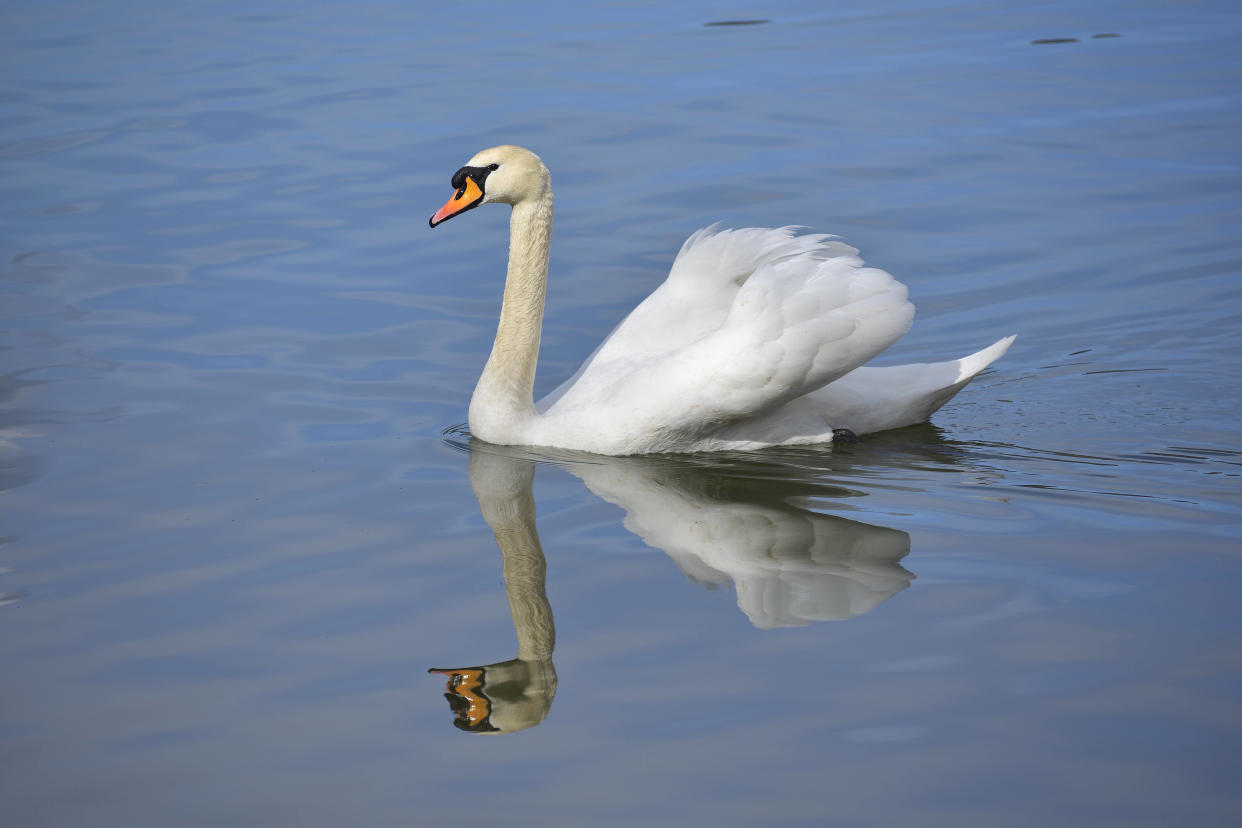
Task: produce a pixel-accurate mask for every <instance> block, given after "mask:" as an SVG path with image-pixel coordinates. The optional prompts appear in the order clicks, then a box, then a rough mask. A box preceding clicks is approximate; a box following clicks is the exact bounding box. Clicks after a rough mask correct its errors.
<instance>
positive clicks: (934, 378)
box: [430, 146, 1014, 454]
mask: <svg viewBox="0 0 1242 828" xmlns="http://www.w3.org/2000/svg"><path fill="white" fill-rule="evenodd" d="M452 184H453V187H454V188H456V193H455V194H454V195H453V197H452V198H450V199H449V200H448V202H447V203H446V204H445V205H444V206H443V207H441V208H440V209H439V210H438V211H436V213H435V214H434V215H433V216H432V217H431V221H430V224H431V226H432V227H435V226H436V225H437V224H440V223H441V222H443V221H446V220H448V219H449V218H451V217H453V216H456V215H459V214H460V213H464V212H465V211H467V210H469V209H471V208H473V207H477V206H478V205H480V204H487V203H488V202H494V201H495V202H501V203H504V204H509V205H511V206H512V208H513V211H512V215H511V216H510V220H509V270H508V276H507V278H506V280H505V292H504V301H503V304H502V305H501V309H500V322H499V325H498V327H497V331H496V340H495V343H494V344H493V346H492V353H491V356H490V357H488V360H487V365H486V367H485V368H484V369H483V375H482V376H481V377H480V378H479V383H478V385H477V386H475V389H474V395H473V397H472V398H471V400H470V416H469V421H470V431H471V432H472V433H473V434H474V435H475V436H476V437H479V438H481V439H483V440H486V441H488V442H491V443H499V444H506V445H532V446H550V447H556V448H569V449H580V450H583V451H591V452H596V453H600V454H648V453H655V452H690V451H716V450H723V449H755V448H761V447H764V446H773V445H793V444H810V443H827V442H831V440H832V438H833V431H834V430H837V429H848V430H850V431H853V432H854V433H856V434H862V433H866V432H871V431H880V430H883V429H887V428H898V427H900V426H905V425H911V424H913V423H916V422H921V421H923V420H926V419H927V418H928V417H929V416H930V415H931V413H932V412H933V411H935V410H936V409H938V408H939V407H940V406H942V405H944V403H945V402H947V401H948V400H949V399H950V398H951V397H952V396H953V395H954V394H956V393H957V392H958V391H960V390H961V389H962V388H963V387H965V385H966V384H967V383H968V382H970V380H971V379H972V378H973V377H974V376H975V375H977V374H978V373H979V372H980V371H982V370H983V369H984V368H986V367H987V366H988V365H989V364H990V363H992V362H993V361H994V360H996V359H997V358H999V357H1000V356H1001V355H1002V354H1003V353H1005V351H1006V350H1007V349H1008V348H1009V345H1010V343H1011V342H1013V339H1014V337H1012V336H1010V337H1006V338H1005V339H1002V340H1000V341H999V342H996V343H995V344H993V345H991V346H989V347H987V348H985V349H983V350H982V351H979V352H978V353H975V354H972V355H971V356H968V357H965V358H963V359H959V360H952V361H949V362H937V363H930V364H918V365H901V366H896V367H891V368H860V367H859V366H861V365H863V363H865V362H867V361H868V360H870V359H871V358H872V357H874V356H875V355H877V354H879V353H880V352H881V351H883V350H884V349H885V348H887V347H888V346H890V345H892V344H893V343H894V342H896V341H897V340H898V339H899V338H901V336H902V335H903V334H904V333H905V332H906V331H907V330H908V329H909V327H910V323H911V321H912V320H913V318H914V306H913V305H912V304H910V302H908V301H907V300H906V288H905V286H904V285H902V284H901V283H900V282H898V281H897V280H895V279H893V277H891V276H890V275H888V274H887V273H885V272H884V271H882V270H877V269H876V268H871V267H863V262H862V259H860V258H859V257H858V255H857V254H858V251H857V250H855V249H854V248H852V247H849V246H847V245H845V244H842V243H841V242H838V241H832V240H830V239H831V237H829V236H824V235H807V236H795V235H794V230H793V228H781V229H775V230H771V229H757V228H750V229H744V230H717V229H715V228H714V227H713V228H708V229H705V230H700V231H699V232H697V233H695V234H694V235H692V236H691V237H690V238H689V239H687V240H686V243H685V244H684V245H682V248H681V252H680V253H678V254H677V259H676V260H675V261H674V262H673V267H672V270H671V272H670V273H669V276H668V279H667V280H665V282H664V284H662V285H661V286H660V287H659V288H657V289H656V290H655V291H654V292H653V293H652V294H651V295H650V296H648V297H647V298H646V299H645V300H644V301H643V302H642V303H641V304H639V306H638V307H636V308H635V309H634V310H633V311H632V312H631V313H630V315H629V316H628V317H626V318H625V320H624V321H623V322H622V323H621V324H620V325H618V326H617V328H616V329H615V330H614V331H613V332H612V333H611V334H610V335H609V336H608V338H607V339H605V340H604V342H603V344H601V345H600V346H599V348H597V349H596V351H595V353H594V354H592V355H591V356H590V357H589V358H588V359H587V361H586V362H585V363H583V365H582V367H581V368H579V369H578V372H577V373H575V374H574V375H573V376H572V377H570V378H569V379H568V380H566V381H565V382H564V383H563V384H562V385H561V386H560V387H559V388H557V389H556V390H555V391H553V392H552V393H551V394H549V395H548V396H547V397H545V398H544V399H542V400H540V402H539V403H538V405H536V404H535V402H534V401H533V397H532V389H533V387H534V382H535V363H536V360H537V358H538V355H539V334H540V327H541V325H542V322H543V308H544V298H545V295H546V289H547V277H548V250H549V247H550V245H551V237H552V186H551V176H549V174H548V170H547V167H545V166H544V165H543V162H542V161H540V160H539V157H538V156H537V155H535V154H534V153H532V152H530V151H529V150H526V149H523V148H522V147H515V146H499V147H493V148H492V149H487V150H483V151H482V152H480V153H478V154H477V155H475V156H474V157H473V158H471V159H470V161H469V162H467V164H466V166H464V167H462V168H461V169H459V170H458V171H457V172H456V173H454V175H453V179H452Z"/></svg>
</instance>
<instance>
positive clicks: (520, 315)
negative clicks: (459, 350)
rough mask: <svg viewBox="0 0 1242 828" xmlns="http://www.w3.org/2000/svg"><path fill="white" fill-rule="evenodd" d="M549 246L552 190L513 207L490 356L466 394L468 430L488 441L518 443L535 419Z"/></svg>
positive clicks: (550, 241) (550, 239)
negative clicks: (502, 293) (505, 271)
mask: <svg viewBox="0 0 1242 828" xmlns="http://www.w3.org/2000/svg"><path fill="white" fill-rule="evenodd" d="M551 246H552V191H551V189H547V190H545V191H544V194H543V195H542V196H541V197H539V198H537V199H533V200H531V201H520V202H518V203H517V204H515V205H513V212H512V214H511V215H510V217H509V272H508V275H507V276H506V277H505V296H504V301H503V303H502V304H501V306H500V323H499V325H498V326H497V328H496V341H495V342H494V343H493V344H492V354H491V356H489V357H488V359H487V365H486V366H485V367H484V368H483V375H482V376H481V377H479V382H478V384H477V385H476V386H475V387H474V395H473V396H472V397H471V398H470V431H471V433H472V434H474V435H475V436H476V437H480V438H482V439H484V440H487V441H488V442H490V443H518V442H521V439H520V429H521V428H522V427H523V426H524V425H525V424H527V423H529V422H530V420H532V419H534V417H535V401H534V397H533V396H532V394H533V389H534V386H535V365H536V363H537V362H538V361H539V334H540V330H541V328H542V326H543V306H544V301H545V298H546V296H547V286H548V251H549V250H550V249H551Z"/></svg>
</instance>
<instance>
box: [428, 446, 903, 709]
mask: <svg viewBox="0 0 1242 828" xmlns="http://www.w3.org/2000/svg"><path fill="white" fill-rule="evenodd" d="M588 457H589V460H588V459H587V458H588ZM539 460H544V461H547V460H552V461H553V462H556V463H558V464H560V465H563V467H564V468H566V469H567V470H568V471H569V472H571V473H572V474H574V475H576V476H577V477H578V478H579V479H581V480H582V482H583V483H585V484H586V486H587V488H588V489H590V490H591V492H592V493H593V494H595V495H596V496H598V497H600V498H601V499H603V500H606V501H608V502H609V503H613V504H616V505H617V506H619V507H621V508H622V509H624V510H625V512H626V516H625V520H624V525H625V528H626V529H628V530H629V531H631V532H633V533H634V534H635V535H637V536H638V537H639V538H641V539H642V540H643V541H644V542H645V543H646V544H648V545H649V546H653V547H655V548H657V549H661V550H663V551H664V552H666V553H667V554H668V555H669V556H670V557H671V558H672V559H673V560H674V561H675V562H676V563H677V565H678V566H679V567H680V568H681V570H682V571H683V572H684V573H685V574H686V575H687V576H688V577H690V578H691V579H692V580H694V581H697V582H699V583H702V584H708V585H717V584H727V583H729V582H732V583H733V584H734V586H735V588H736V590H737V602H738V606H739V607H740V608H741V610H742V611H743V612H744V613H746V616H747V617H748V618H749V619H750V621H751V623H752V624H754V625H755V626H756V627H759V628H763V629H769V628H774V627H789V626H798V625H804V624H808V623H810V622H812V621H839V620H844V619H847V618H852V617H854V616H856V615H860V614H862V613H864V612H868V611H870V610H871V609H873V608H875V606H876V605H878V604H879V603H881V602H882V601H884V600H886V599H887V598H889V597H891V596H892V595H894V594H895V593H897V592H900V591H901V590H903V589H905V588H906V587H907V586H909V585H910V581H911V580H912V579H913V578H914V575H913V574H911V573H910V572H909V571H908V570H907V569H905V568H904V567H902V566H901V564H900V563H899V562H900V561H901V559H902V558H904V557H905V556H906V554H907V553H908V552H909V551H910V536H909V535H907V534H906V533H905V532H901V531H898V530H895V529H888V528H884V527H880V526H871V525H869V524H866V523H859V522H857V521H853V520H847V519H845V518H841V517H837V516H833V515H824V514H820V513H817V512H812V511H809V510H807V509H803V508H799V507H798V506H796V505H793V504H792V502H791V500H792V499H793V498H796V497H799V496H801V497H805V496H807V495H812V494H824V493H826V492H831V493H836V494H840V493H842V492H844V493H845V494H851V493H850V492H848V491H844V490H840V489H833V488H832V487H830V486H827V485H826V484H824V483H823V482H822V480H816V481H815V482H814V483H812V482H810V481H809V480H804V481H799V480H793V479H790V478H789V477H788V476H785V477H784V478H781V479H774V478H773V477H772V476H765V475H764V474H761V473H758V474H757V473H754V472H755V470H756V469H759V468H760V467H759V466H756V465H755V464H749V466H748V467H747V470H748V471H749V472H750V473H746V472H742V473H739V469H737V468H730V467H728V466H727V465H726V464H722V463H713V464H711V465H696V464H695V463H694V462H693V461H687V460H685V459H679V460H669V459H667V458H651V457H600V456H594V455H589V456H588V455H567V456H566V457H559V456H558V457H555V458H550V457H546V456H544V457H535V456H533V455H529V454H524V453H522V452H521V450H517V451H512V450H508V449H504V448H501V447H498V446H491V445H488V444H485V443H479V442H477V441H475V442H472V443H471V451H470V460H469V472H470V485H471V487H472V488H473V489H474V493H475V497H477V498H478V501H479V508H480V510H481V511H482V514H483V518H484V520H486V521H487V523H488V525H489V526H490V527H491V528H492V531H493V533H494V534H495V536H496V544H497V546H498V547H499V548H500V553H501V556H502V558H503V570H504V581H505V593H506V595H507V597H508V599H509V609H510V612H511V613H512V616H513V627H514V631H515V632H516V634H517V642H518V648H517V655H516V657H515V658H512V659H509V660H507V661H502V662H498V663H495V664H488V665H482V666H472V667H456V668H433V669H432V670H431V672H434V673H439V674H441V675H444V676H446V677H447V685H446V688H445V689H446V693H445V696H446V698H447V699H448V701H449V704H450V705H451V707H452V708H453V711H454V713H455V715H456V720H455V724H456V725H457V726H458V727H459V728H461V729H463V730H467V731H470V732H474V733H503V732H512V731H517V730H522V729H525V728H528V727H532V726H534V725H537V724H539V723H540V722H541V721H543V719H544V718H545V717H546V716H547V714H548V710H549V708H550V707H551V705H552V700H553V698H554V697H555V696H556V669H555V667H554V666H553V664H552V651H553V647H554V645H555V641H556V631H555V627H554V625H553V621H552V608H551V606H550V605H549V603H548V598H547V593H546V592H545V588H544V583H545V575H546V561H545V558H544V555H543V549H542V547H541V546H540V543H539V534H538V532H537V530H536V528H535V499H534V494H533V492H532V489H531V484H532V481H533V479H534V473H535V466H536V465H537V462H538V461H539Z"/></svg>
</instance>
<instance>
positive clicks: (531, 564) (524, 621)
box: [492, 493, 556, 661]
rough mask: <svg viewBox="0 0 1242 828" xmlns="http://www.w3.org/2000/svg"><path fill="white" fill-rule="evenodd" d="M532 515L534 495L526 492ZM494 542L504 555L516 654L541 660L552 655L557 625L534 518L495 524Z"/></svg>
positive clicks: (545, 565) (528, 658) (506, 589)
mask: <svg viewBox="0 0 1242 828" xmlns="http://www.w3.org/2000/svg"><path fill="white" fill-rule="evenodd" d="M526 497H527V498H529V499H530V506H531V510H530V512H529V513H528V514H530V515H531V517H532V518H533V517H534V498H533V497H531V495H530V494H529V493H527V495H526ZM492 528H493V529H494V530H495V532H496V545H497V546H499V547H500V551H501V553H502V554H503V555H504V559H505V561H504V578H505V595H507V596H508V598H509V612H510V613H512V614H513V630H514V632H515V633H517V641H518V650H517V657H518V658H520V659H522V660H523V661H541V660H544V659H549V658H551V657H552V648H553V647H554V646H555V645H556V628H555V627H553V625H552V607H551V606H550V605H549V604H548V595H547V593H546V592H545V591H544V577H545V574H546V572H547V561H546V560H545V559H544V557H543V550H542V549H541V548H540V547H539V535H537V534H536V533H535V521H534V520H533V519H532V520H521V518H520V517H519V519H518V520H516V521H514V522H513V523H507V524H494V525H493V527H492Z"/></svg>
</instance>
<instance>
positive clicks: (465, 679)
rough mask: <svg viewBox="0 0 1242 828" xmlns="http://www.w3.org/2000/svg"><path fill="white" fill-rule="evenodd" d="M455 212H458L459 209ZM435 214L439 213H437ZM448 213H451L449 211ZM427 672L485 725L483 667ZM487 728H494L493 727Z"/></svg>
mask: <svg viewBox="0 0 1242 828" xmlns="http://www.w3.org/2000/svg"><path fill="white" fill-rule="evenodd" d="M452 203H453V202H451V201H450V202H449V204H452ZM445 206H448V205H445ZM462 209H465V208H462ZM457 212H459V213H460V212H461V210H458V211H457ZM436 215H439V213H437V214H436ZM449 215H453V214H452V213H449ZM427 672H428V673H439V674H441V675H444V676H448V677H449V678H448V685H447V686H446V687H445V688H444V689H445V691H446V692H445V695H446V696H449V697H450V699H451V698H452V697H454V696H455V697H457V698H458V699H460V702H461V703H460V704H459V705H454V707H455V708H456V712H457V720H458V721H459V722H460V723H461V725H463V726H464V727H465V729H466V730H478V729H481V728H484V727H487V724H486V723H487V717H488V716H490V715H492V702H491V700H490V699H489V698H488V697H487V695H486V694H485V693H484V691H483V686H484V684H485V679H484V677H483V668H481V667H461V668H457V669H449V670H444V669H440V668H437V667H433V668H431V669H430V670H428V671H427ZM488 729H491V730H495V728H488Z"/></svg>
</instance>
